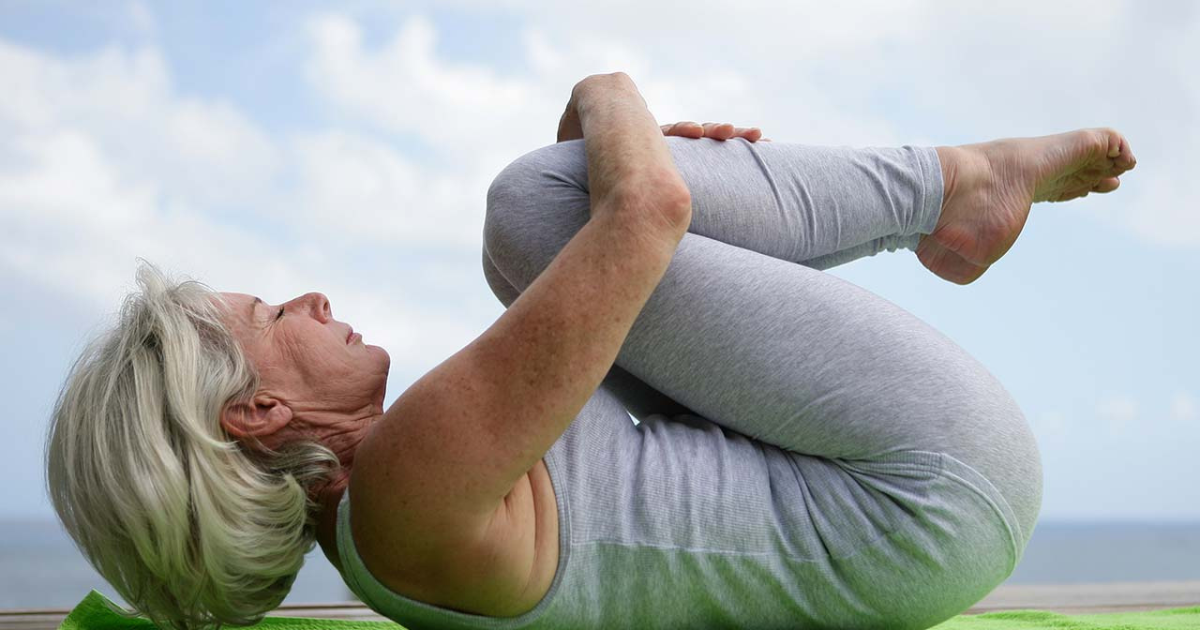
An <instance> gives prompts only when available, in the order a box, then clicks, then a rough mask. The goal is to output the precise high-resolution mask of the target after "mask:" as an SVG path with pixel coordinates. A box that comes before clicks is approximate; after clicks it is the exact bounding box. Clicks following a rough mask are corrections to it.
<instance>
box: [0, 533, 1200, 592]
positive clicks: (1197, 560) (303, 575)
mask: <svg viewBox="0 0 1200 630" xmlns="http://www.w3.org/2000/svg"><path fill="white" fill-rule="evenodd" d="M1169 580H1200V522H1196V523H1142V522H1055V521H1042V522H1039V523H1038V525H1037V528H1036V529H1035V530H1034V534H1033V538H1032V539H1030V541H1029V547H1028V548H1027V549H1026V550H1025V557H1024V559H1022V561H1021V564H1020V565H1018V566H1017V569H1016V571H1015V572H1013V574H1012V575H1011V576H1009V578H1008V580H1007V581H1006V582H1005V584H1070V583H1082V582H1139V581H1169ZM91 589H96V590H98V591H100V592H102V593H104V594H105V595H106V596H108V597H109V598H110V599H112V600H113V601H116V602H118V603H120V604H125V601H124V600H123V599H122V598H121V597H120V596H118V595H117V593H116V591H114V590H113V589H112V587H110V586H109V585H108V584H107V583H106V582H105V581H104V580H103V578H101V577H100V576H99V575H98V574H97V573H96V572H95V570H93V569H92V568H91V566H90V565H88V564H87V562H86V561H85V560H84V559H83V556H81V555H80V554H79V551H78V550H77V549H75V547H74V545H73V544H72V542H71V540H70V539H69V538H67V536H66V534H65V533H64V532H63V531H62V529H61V527H60V526H59V524H58V522H57V521H53V520H52V521H42V522H31V521H0V608H3V609H12V608H72V607H74V606H75V604H77V603H79V600H81V599H83V597H84V596H85V595H87V593H88V591H90V590H91ZM345 601H356V598H355V597H354V595H353V594H351V593H350V590H349V589H348V588H346V586H345V585H344V584H343V583H342V579H341V576H339V575H338V572H337V569H335V568H333V566H332V565H330V564H329V562H328V561H326V560H325V556H324V554H322V553H321V550H320V548H316V549H314V550H313V552H312V553H311V554H309V556H308V558H307V563H306V564H305V567H304V569H303V570H302V571H301V572H300V576H299V577H298V578H297V579H296V584H295V585H294V587H293V589H292V592H291V594H290V595H289V596H288V598H287V600H286V601H285V602H284V603H290V604H299V603H318V602H320V603H330V602H345Z"/></svg>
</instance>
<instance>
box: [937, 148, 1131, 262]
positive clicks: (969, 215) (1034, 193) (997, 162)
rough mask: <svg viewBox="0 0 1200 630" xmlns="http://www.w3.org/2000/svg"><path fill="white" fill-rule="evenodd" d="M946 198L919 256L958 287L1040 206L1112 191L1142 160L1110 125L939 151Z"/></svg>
mask: <svg viewBox="0 0 1200 630" xmlns="http://www.w3.org/2000/svg"><path fill="white" fill-rule="evenodd" d="M937 153H938V158H939V159H940V160H941V162H942V176H943V181H944V193H943V197H942V213H941V215H940V216H939V217H938V222H937V226H936V227H935V228H934V230H933V233H932V234H926V235H924V236H922V237H921V240H920V241H919V243H918V245H917V258H918V259H920V261H921V263H922V264H923V265H925V267H926V268H928V269H929V270H930V271H932V272H933V273H935V274H937V275H938V276H939V277H941V278H944V279H946V280H949V281H950V282H954V283H955V284H970V283H972V282H974V281H975V280H977V279H978V278H979V276H982V275H983V273H984V272H985V271H987V269H988V267H990V266H991V265H992V263H994V262H996V261H997V260H999V259H1000V257H1001V256H1003V255H1004V254H1005V253H1006V252H1008V250H1009V248H1011V247H1012V245H1013V243H1014V242H1016V240H1017V236H1018V235H1020V233H1021V230H1022V229H1023V228H1024V227H1025V220H1026V219H1027V218H1028V217H1029V208H1030V206H1031V205H1032V204H1033V203H1035V202H1038V201H1068V200H1070V199H1076V198H1079V197H1086V196H1088V194H1089V193H1093V192H1095V193H1109V192H1112V191H1114V190H1116V189H1117V187H1118V186H1120V185H1121V180H1120V179H1119V176H1120V175H1121V174H1122V173H1124V172H1125V171H1128V170H1130V169H1132V168H1133V167H1134V165H1136V164H1137V159H1136V158H1134V157H1133V151H1132V150H1131V149H1130V148H1129V142H1128V141H1127V140H1126V139H1125V137H1124V136H1122V135H1121V134H1120V133H1119V132H1117V131H1116V130H1114V129H1109V128H1107V127H1100V128H1095V129H1080V130H1078V131H1070V132H1067V133H1060V134H1056V135H1053V136H1041V137H1038V138H1008V139H1004V140H994V141H992V142H983V143H979V144H967V145H963V146H959V147H938V148H937Z"/></svg>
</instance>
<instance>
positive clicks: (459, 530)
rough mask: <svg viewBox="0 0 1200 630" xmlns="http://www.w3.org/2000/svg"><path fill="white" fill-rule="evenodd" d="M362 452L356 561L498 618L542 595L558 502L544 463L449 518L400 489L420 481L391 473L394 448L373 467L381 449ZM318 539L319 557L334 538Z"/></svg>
mask: <svg viewBox="0 0 1200 630" xmlns="http://www.w3.org/2000/svg"><path fill="white" fill-rule="evenodd" d="M368 442H371V440H369V439H368V440H365V441H364V446H365V445H366V444H367V443H368ZM374 446H376V444H372V447H374ZM362 450H363V449H362V447H360V452H359V453H358V454H356V457H355V466H354V471H353V473H352V477H351V493H350V494H351V495H352V496H353V500H352V501H351V502H350V505H349V509H350V511H351V519H350V524H351V532H350V533H351V536H352V537H353V540H354V543H355V548H356V549H357V550H358V553H359V555H360V556H361V557H362V561H363V564H364V565H366V567H367V569H368V570H370V572H371V574H372V575H373V576H375V578H376V579H378V580H379V581H380V582H381V583H383V585H384V586H386V587H388V588H389V589H390V590H392V591H393V592H395V593H397V594H400V595H402V596H404V597H407V598H410V599H414V600H417V601H421V602H425V603H428V604H432V605H435V606H439V607H443V608H450V609H454V610H459V611H462V612H469V613H473V614H481V615H488V616H496V617H508V616H515V615H519V614H521V613H523V612H526V611H528V610H530V609H532V608H533V607H534V606H536V605H537V603H538V602H539V601H541V600H542V598H543V597H544V595H545V593H546V592H547V591H548V590H549V587H550V584H551V583H552V581H553V578H554V573H555V570H556V568H557V564H558V511H557V503H556V501H555V498H554V492H553V489H552V486H551V485H550V477H549V473H548V471H547V469H546V465H545V463H544V461H541V460H539V462H538V463H537V465H535V466H534V468H533V469H531V470H530V471H529V473H527V474H526V475H524V476H523V477H521V478H520V479H519V480H518V482H517V483H516V484H515V485H514V486H513V488H512V490H511V491H510V492H509V493H508V495H507V496H506V497H505V498H504V500H503V501H501V502H500V504H499V506H498V507H496V508H495V509H494V510H491V511H489V513H487V514H483V515H481V514H478V513H463V514H459V515H457V517H458V518H455V515H453V514H447V513H446V512H445V511H444V510H440V509H438V508H437V507H436V506H429V505H423V504H422V503H423V500H426V499H427V497H421V496H420V495H417V496H409V495H408V494H406V492H405V489H406V488H410V487H413V486H414V485H415V486H418V487H419V486H421V485H422V484H421V483H420V478H421V476H422V474H424V473H422V472H420V471H413V472H411V473H408V474H410V475H411V477H410V478H409V479H407V480H406V479H398V478H397V477H396V475H398V474H406V468H405V467H404V466H402V465H401V466H397V465H396V461H397V460H398V459H404V454H403V453H402V452H396V453H390V454H389V456H388V458H389V460H390V461H389V462H384V463H382V464H381V463H380V458H381V457H382V454H383V452H384V451H382V450H379V449H375V448H367V449H365V450H366V452H365V453H364V452H361V451H362ZM414 482H415V483H414ZM418 499H421V500H418ZM334 527H336V522H335V523H334ZM330 531H332V529H331V530H330ZM331 542H333V543H336V540H333V541H331ZM322 546H323V547H325V548H326V555H327V556H328V555H329V553H330V551H329V549H331V548H332V549H333V550H334V553H335V554H336V544H332V545H329V546H327V545H326V543H325V542H322ZM338 560H341V559H340V558H339V559H338ZM331 561H334V558H331Z"/></svg>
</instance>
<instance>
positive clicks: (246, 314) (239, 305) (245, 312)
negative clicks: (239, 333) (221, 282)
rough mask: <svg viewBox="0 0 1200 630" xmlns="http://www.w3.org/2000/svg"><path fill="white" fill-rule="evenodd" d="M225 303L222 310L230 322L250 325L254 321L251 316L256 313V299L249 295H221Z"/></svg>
mask: <svg viewBox="0 0 1200 630" xmlns="http://www.w3.org/2000/svg"><path fill="white" fill-rule="evenodd" d="M221 297H222V298H223V299H224V301H225V303H224V305H223V309H224V310H225V315H226V317H227V318H229V319H230V320H232V321H234V322H237V323H240V324H250V323H252V322H253V321H254V319H253V317H252V314H253V313H256V312H257V309H258V305H257V304H256V302H257V301H258V298H257V297H255V296H253V295H250V294H249V293H228V292H225V293H221Z"/></svg>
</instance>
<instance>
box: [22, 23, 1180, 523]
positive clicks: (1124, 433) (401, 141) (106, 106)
mask: <svg viewBox="0 0 1200 630" xmlns="http://www.w3.org/2000/svg"><path fill="white" fill-rule="evenodd" d="M831 4H834V5H836V6H830V5H831ZM1051 4H1052V6H1051ZM501 5H502V6H501ZM330 6H331V5H318V4H316V3H287V4H284V3H274V4H260V3H255V4H245V3H233V2H225V3H206V4H204V5H198V4H190V5H184V4H180V3H173V4H161V5H158V4H153V5H151V4H142V3H138V2H132V3H127V4H121V3H110V4H106V5H104V8H90V7H89V6H87V5H80V4H66V3H58V2H49V3H46V2H42V3H34V2H5V3H0V93H3V94H5V97H4V98H3V99H0V138H3V140H4V141H3V142H0V292H2V294H3V295H5V296H7V298H8V299H7V300H6V303H7V304H8V305H9V308H7V309H4V310H3V311H0V349H2V350H3V354H4V357H5V359H4V361H3V363H0V395H2V396H3V398H4V400H6V401H7V402H8V404H7V408H8V409H9V410H10V413H9V415H8V417H7V420H6V424H7V426H8V431H7V432H6V433H7V439H5V440H4V441H3V442H2V443H0V461H3V462H4V472H5V476H6V478H7V479H8V481H9V488H10V489H9V491H7V492H6V493H5V496H6V500H5V501H4V502H3V504H0V517H46V518H49V517H51V515H52V512H51V510H50V507H49V503H48V501H47V499H46V498H45V492H44V473H43V469H42V459H41V458H42V444H43V440H44V437H45V430H46V425H47V416H48V414H49V410H50V408H51V406H52V404H53V401H54V396H55V395H56V393H57V391H58V387H59V386H60V385H61V381H62V378H63V377H64V376H65V374H66V370H67V369H68V367H69V365H70V362H71V361H72V360H73V359H74V358H75V356H77V354H78V352H79V350H80V349H81V348H82V345H83V343H84V341H85V340H86V339H87V338H89V337H90V336H91V335H93V334H95V332H97V331H98V330H100V329H101V327H103V326H104V325H107V323H108V322H110V321H111V318H112V316H113V315H114V313H115V311H116V310H117V308H118V307H119V304H120V300H121V298H122V296H123V295H124V294H125V293H126V292H127V291H128V290H130V289H131V288H132V287H133V271H134V268H135V258H136V257H139V256H141V257H144V258H147V259H150V260H152V261H153V262H155V263H157V264H160V265H161V266H163V267H165V268H167V269H168V270H171V271H173V272H176V273H182V274H187V275H189V276H191V277H194V278H197V279H200V280H203V281H205V282H207V283H208V284H210V285H212V286H214V287H217V288H219V289H222V290H230V291H243V292H248V293H254V294H256V295H260V296H262V297H263V298H264V299H265V300H267V301H270V302H280V301H283V300H286V299H289V298H291V297H293V296H295V295H298V294H300V293H303V292H306V291H310V290H320V291H323V292H324V293H326V294H327V295H329V297H330V299H331V302H332V304H333V306H334V309H335V313H336V316H337V317H338V319H340V320H343V321H348V322H351V323H352V324H353V325H354V326H355V329H356V330H358V331H361V332H363V334H364V336H365V337H366V339H367V340H368V343H376V344H378V345H382V346H383V347H385V348H387V349H388V351H389V353H390V354H391V355H392V374H391V377H390V380H389V395H388V402H389V403H390V401H391V400H394V399H395V397H396V396H398V395H399V393H400V392H402V391H403V390H404V388H405V387H407V385H408V384H410V383H412V382H413V381H415V380H416V379H417V378H419V377H420V376H421V375H422V374H424V373H425V372H426V371H428V370H429V369H431V368H432V367H433V366H435V365H437V364H438V363H439V362H441V361H442V360H444V359H445V358H446V357H448V356H449V355H451V354H452V353H454V352H455V351H457V350H458V349H460V348H461V347H463V346H464V345H466V344H467V343H469V342H470V341H471V340H472V339H474V338H475V337H476V336H477V335H479V334H480V333H481V332H482V331H483V330H485V329H486V328H487V327H488V326H489V325H490V324H491V323H492V322H493V321H494V320H495V319H496V318H497V317H498V316H499V314H500V313H501V312H502V307H501V306H500V304H499V303H498V302H497V301H496V300H495V298H493V297H492V295H491V292H490V291H489V290H488V288H487V285H486V284H485V283H484V281H483V277H482V274H481V271H480V268H479V247H480V234H481V231H482V225H483V224H482V221H483V210H484V208H483V201H484V193H485V191H486V188H487V185H488V184H489V183H490V181H491V178H492V177H494V176H495V174H496V173H498V172H499V170H500V169H501V168H502V167H503V166H504V165H505V164H507V163H508V162H509V161H511V160H512V159H514V158H516V157H517V156H519V155H521V154H522V153H525V152H527V151H529V150H532V149H534V148H536V147H539V146H542V145H544V144H548V143H551V142H553V141H554V133H555V129H556V126H557V121H558V116H559V114H560V113H561V111H562V108H563V106H564V105H565V103H566V100H567V98H568V96H569V94H570V91H571V88H572V86H573V85H574V84H575V82H577V81H578V80H580V79H582V78H583V77H585V76H587V75H589V74H594V73H600V72H615V71H623V72H626V73H627V74H629V75H630V76H631V77H632V78H633V79H634V81H635V82H636V83H637V84H638V86H639V89H640V90H641V92H642V94H643V96H644V97H645V99H646V101H647V103H648V105H649V107H650V110H651V111H652V112H653V113H654V115H655V116H656V117H657V118H658V120H659V121H660V122H664V123H665V122H674V121H677V120H701V121H710V120H712V121H731V122H734V123H735V124H738V125H746V126H750V125H754V126H759V127H761V128H763V129H764V131H765V133H766V135H767V136H768V137H770V138H772V139H773V140H774V141H776V142H799V143H805V144H822V145H854V146H898V145H902V144H915V145H926V146H934V145H949V144H962V143H969V142H978V141H983V140H988V139H992V138H998V137H1011V136H1035V135H1044V134H1050V133H1057V132H1061V131H1068V130H1071V129H1076V128H1080V127H1091V126H1101V125H1106V126H1112V127H1115V128H1117V129H1119V130H1121V131H1122V132H1123V133H1125V134H1126V136H1127V137H1128V138H1129V140H1130V142H1131V143H1132V146H1133V148H1134V151H1135V153H1136V154H1137V156H1138V169H1137V170H1136V171H1134V172H1132V173H1130V174H1129V175H1128V176H1126V177H1125V178H1123V182H1122V186H1121V188H1120V189H1119V190H1118V191H1117V192H1115V193H1113V194H1111V195H1092V196H1090V197H1088V198H1087V199H1083V200H1077V201H1072V202H1068V203H1064V204H1040V205H1037V206H1034V208H1033V212H1032V214H1031V216H1030V219H1029V221H1028V223H1027V225H1026V227H1025V231H1024V232H1023V233H1022V235H1021V237H1020V239H1019V240H1018V241H1017V243H1016V244H1015V246H1014V247H1013V248H1012V249H1011V250H1010V251H1009V252H1008V254H1007V255H1006V257H1005V258H1004V259H1002V260H1001V261H1000V262H998V263H997V264H996V265H994V266H993V267H992V269H991V270H989V272H988V273H987V274H986V275H984V276H983V278H982V279H981V280H979V281H977V282H976V283H974V284H972V285H969V286H966V287H962V286H958V285H953V284H950V283H947V282H945V281H943V280H941V279H939V278H937V277H935V276H933V275H932V274H930V273H929V272H928V271H926V270H925V269H924V267H922V266H921V265H920V263H919V262H918V261H917V259H916V257H915V254H913V253H912V252H910V251H900V252H896V253H893V254H889V253H884V254H880V255H878V256H875V257H872V258H866V259H861V260H859V261H855V262H853V263H851V264H848V265H845V266H842V267H838V268H835V269H832V270H829V271H828V272H829V273H833V274H835V275H838V276H839V277H842V278H844V279H846V280H849V281H851V282H854V283H855V284H858V285H860V286H863V287H865V288H867V289H868V290H870V291H873V292H875V293H876V294H878V295H881V296H883V297H885V298H887V299H888V300H891V301H892V302H894V303H896V304H898V305H900V306H902V307H903V308H905V309H907V310H909V311H911V312H913V313H914V314H916V315H917V316H919V317H921V318H922V319H924V320H925V321H927V322H929V323H930V324H932V325H933V326H935V327H936V328H938V329H939V330H941V331H942V332H944V333H945V334H946V335H948V336H949V337H950V338H951V339H953V340H954V341H956V342H957V343H958V344H960V345H961V346H963V347H964V348H965V349H967V350H968V351H969V352H970V353H971V354H973V355H974V356H975V357H977V358H978V359H979V360H980V361H981V362H982V363H983V364H984V365H986V366H987V367H988V368H989V369H990V370H992V371H993V372H994V373H995V374H996V376H997V377H998V378H999V379H1000V381H1001V382H1002V383H1004V384H1005V386H1006V387H1007V388H1008V389H1009V391H1010V392H1011V393H1012V394H1013V396H1014V397H1015V398H1016V399H1017V401H1018V402H1019V403H1020V405H1021V407H1022V409H1024V411H1025V413H1026V416H1027V418H1028V419H1029V422H1030V424H1031V425H1032V427H1033V429H1034V432H1035V433H1036V435H1037V436H1038V439H1039V443H1040V445H1041V449H1042V457H1043V462H1044V466H1045V476H1046V477H1045V495H1044V503H1043V509H1042V518H1043V519H1087V518H1114V519H1162V520H1181V519H1200V483H1198V482H1200V458H1198V457H1197V452H1198V451H1200V448H1198V447H1200V408H1198V407H1200V369H1198V368H1197V366H1196V357H1197V356H1200V352H1198V351H1200V342H1198V341H1197V334H1196V324H1195V322H1196V313H1197V307H1198V306H1200V297H1198V291H1197V278H1200V263H1198V262H1197V256H1196V254H1197V253H1198V252H1200V194H1198V193H1197V192H1196V191H1195V190H1194V188H1193V187H1192V185H1191V182H1192V181H1193V180H1194V177H1195V173H1196V172H1197V171H1198V170H1200V159H1198V158H1197V155H1198V153H1200V126H1198V125H1197V123H1198V122H1200V120H1198V117H1200V78H1197V75H1196V74H1195V72H1194V70H1193V69H1192V68H1191V65H1192V64H1193V63H1194V60H1195V59H1198V58H1200V13H1198V12H1197V9H1195V8H1194V7H1193V6H1192V5H1191V4H1190V3H1186V2H1177V3H1166V2H1164V3H1154V4H1152V5H1151V4H1143V3H1135V2H1132V1H1129V2H1115V1H1114V2H1086V3H1085V2H1061V3H1044V2H1013V3H990V4H987V5H985V4H973V3H955V4H953V5H951V4H948V3H935V2H923V1H916V0H912V1H904V2H887V3H862V2H839V3H795V2H788V3H782V2H776V3H767V2H749V3H739V4H738V8H737V9H734V8H733V6H734V5H733V3H723V2H717V1H711V2H697V3H692V4H689V9H688V11H687V12H686V13H681V12H680V11H679V10H678V9H677V8H676V7H677V5H675V4H674V3H660V2H636V3H635V2H614V3H605V5H604V9H603V10H602V11H601V10H600V9H597V8H589V7H579V6H573V3H528V2H519V1H513V2H506V3H488V2H470V1H457V2H437V3H434V2H407V3H398V4H394V5H389V4H385V3H367V2H351V3H343V4H339V5H336V9H334V10H332V11H331V9H330ZM201 7H203V8H201Z"/></svg>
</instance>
